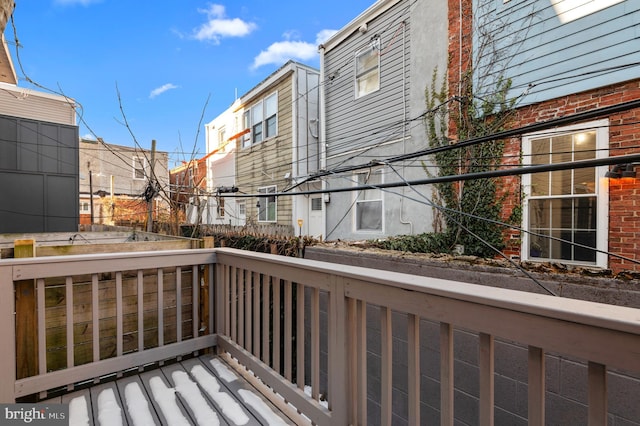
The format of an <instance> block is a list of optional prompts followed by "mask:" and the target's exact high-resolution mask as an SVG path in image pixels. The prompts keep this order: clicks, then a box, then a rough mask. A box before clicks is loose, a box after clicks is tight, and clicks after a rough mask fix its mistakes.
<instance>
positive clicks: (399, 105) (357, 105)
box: [325, 1, 410, 166]
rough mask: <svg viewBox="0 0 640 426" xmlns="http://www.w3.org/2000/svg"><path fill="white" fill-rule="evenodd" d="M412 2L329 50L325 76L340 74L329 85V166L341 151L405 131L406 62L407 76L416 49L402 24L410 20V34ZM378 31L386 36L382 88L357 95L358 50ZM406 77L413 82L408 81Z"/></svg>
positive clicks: (327, 93) (382, 139) (381, 35)
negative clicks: (364, 31) (409, 17)
mask: <svg viewBox="0 0 640 426" xmlns="http://www.w3.org/2000/svg"><path fill="white" fill-rule="evenodd" d="M408 4H409V2H408V1H402V2H400V3H398V4H397V5H396V6H395V7H393V8H392V9H390V10H389V11H387V12H386V13H385V14H383V15H381V16H379V17H377V18H375V19H373V20H372V21H370V22H369V23H368V24H367V25H368V30H367V32H366V33H364V34H362V33H360V32H358V31H356V32H355V33H353V34H352V35H351V36H350V37H348V38H347V39H346V40H345V41H344V42H343V43H342V44H341V45H340V46H338V47H336V48H334V49H333V50H331V51H329V52H327V53H326V54H325V78H328V77H329V76H332V75H335V78H333V80H332V81H331V82H329V83H327V84H326V86H325V109H326V118H325V119H326V142H327V158H328V160H327V163H328V166H330V165H331V162H332V157H333V156H335V155H336V154H341V153H345V152H350V151H352V150H354V149H358V148H362V147H366V146H370V145H373V144H377V143H380V142H383V141H388V140H393V139H399V138H401V137H402V136H403V135H402V127H401V126H400V123H401V121H402V120H403V116H404V107H405V106H406V103H405V102H406V99H408V93H409V89H408V88H409V84H408V83H409V82H408V79H409V67H408V66H406V67H405V69H404V71H405V73H404V75H403V54H404V55H405V56H404V59H405V61H407V62H406V63H409V60H410V49H409V43H408V42H407V43H406V44H403V40H402V36H403V34H402V33H403V30H402V28H400V26H401V23H402V21H403V20H406V23H405V25H406V27H405V29H404V32H405V34H407V36H406V37H407V38H408V34H409V33H410V31H409V25H410V23H409V20H408V19H407V18H408V15H407V6H408ZM394 34H395V35H396V37H395V39H394ZM374 35H380V37H381V39H380V46H381V49H382V51H383V54H382V55H381V57H380V89H379V90H378V91H375V92H373V93H369V94H367V95H364V96H362V97H359V98H356V97H355V55H356V53H357V52H358V51H360V50H361V49H365V48H369V47H368V46H369V42H370V40H371V38H372V37H373V36H374ZM385 49H386V50H385ZM403 79H404V80H405V81H406V82H407V84H406V85H404V86H403ZM403 87H404V94H403ZM338 161H341V160H338Z"/></svg>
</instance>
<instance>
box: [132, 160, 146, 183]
mask: <svg viewBox="0 0 640 426" xmlns="http://www.w3.org/2000/svg"><path fill="white" fill-rule="evenodd" d="M132 165H133V179H134V180H145V179H146V178H147V176H146V170H147V159H146V158H144V157H138V156H135V157H133V159H132ZM138 165H141V166H142V169H140V168H139V167H137V166H138ZM140 170H141V171H142V177H138V171H140Z"/></svg>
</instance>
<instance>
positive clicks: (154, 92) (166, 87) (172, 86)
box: [149, 83, 180, 99]
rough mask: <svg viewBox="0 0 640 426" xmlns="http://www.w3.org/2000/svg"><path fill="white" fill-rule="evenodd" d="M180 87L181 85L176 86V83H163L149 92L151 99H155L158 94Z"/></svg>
mask: <svg viewBox="0 0 640 426" xmlns="http://www.w3.org/2000/svg"><path fill="white" fill-rule="evenodd" d="M178 87H180V86H176V85H175V84H171V83H167V84H163V85H162V86H160V87H157V88H155V89H153V90H152V91H151V93H149V99H153V98H155V97H156V96H160V95H161V94H163V93H164V92H166V91H167V90H171V89H177V88H178Z"/></svg>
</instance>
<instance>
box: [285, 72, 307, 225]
mask: <svg viewBox="0 0 640 426" xmlns="http://www.w3.org/2000/svg"><path fill="white" fill-rule="evenodd" d="M294 66H295V68H294V70H295V71H294V72H293V76H292V79H293V82H292V84H291V86H292V87H291V134H292V135H293V137H292V138H291V139H292V144H293V146H292V147H291V177H292V182H294V181H295V178H296V177H298V175H299V173H300V165H299V164H298V161H299V159H300V155H299V153H298V150H299V149H300V135H299V134H298V120H299V115H298V108H299V106H298V73H300V72H302V70H301V69H300V67H298V66H297V65H294ZM305 72H306V71H305ZM284 185H285V186H286V185H287V182H285V184H284ZM290 199H291V226H292V227H293V229H294V234H295V229H296V225H297V218H299V217H300V211H299V209H300V208H301V205H302V203H300V202H299V201H298V197H297V196H296V195H291V198H290Z"/></svg>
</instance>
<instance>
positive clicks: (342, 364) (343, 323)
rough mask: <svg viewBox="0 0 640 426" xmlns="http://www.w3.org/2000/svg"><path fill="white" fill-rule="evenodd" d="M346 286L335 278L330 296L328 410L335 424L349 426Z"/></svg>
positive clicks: (339, 278) (342, 281)
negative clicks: (347, 425)
mask: <svg viewBox="0 0 640 426" xmlns="http://www.w3.org/2000/svg"><path fill="white" fill-rule="evenodd" d="M344 287H345V284H344V279H343V278H341V277H333V279H332V283H331V288H330V292H331V294H329V312H328V320H329V336H328V344H329V359H328V363H329V408H330V409H331V423H332V424H336V425H346V424H349V421H348V419H347V415H348V413H349V410H348V408H347V407H348V405H349V404H353V403H354V401H349V397H350V396H351V395H352V394H351V392H350V391H349V384H350V381H349V376H348V374H347V364H348V363H349V357H348V354H347V348H348V347H349V345H348V342H347V330H348V327H349V325H348V323H347V319H348V318H347V304H346V301H345V288H344Z"/></svg>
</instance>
